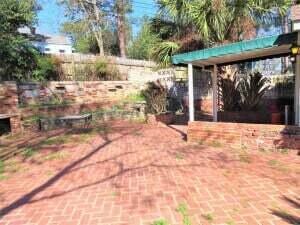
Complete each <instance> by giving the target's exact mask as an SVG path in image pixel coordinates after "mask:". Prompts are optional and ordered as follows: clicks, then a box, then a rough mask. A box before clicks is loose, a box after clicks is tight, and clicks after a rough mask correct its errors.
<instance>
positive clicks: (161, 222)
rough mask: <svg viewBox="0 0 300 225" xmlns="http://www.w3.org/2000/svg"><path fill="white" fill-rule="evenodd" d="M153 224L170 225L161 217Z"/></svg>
mask: <svg viewBox="0 0 300 225" xmlns="http://www.w3.org/2000/svg"><path fill="white" fill-rule="evenodd" d="M151 225H169V223H168V222H167V221H166V220H164V219H159V220H156V221H154V222H153V223H152V224H151Z"/></svg>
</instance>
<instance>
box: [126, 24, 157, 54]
mask: <svg viewBox="0 0 300 225" xmlns="http://www.w3.org/2000/svg"><path fill="white" fill-rule="evenodd" d="M159 42H160V38H159V37H158V35H157V34H155V33H153V32H152V31H151V26H150V24H149V21H147V20H146V19H145V21H144V22H143V25H142V28H141V31H140V32H139V34H138V36H137V37H136V38H135V39H134V40H133V41H132V43H131V44H130V45H129V47H128V50H127V52H128V56H129V57H130V58H133V59H145V60H149V59H150V58H151V51H152V49H153V48H154V46H155V45H156V44H157V43H159Z"/></svg>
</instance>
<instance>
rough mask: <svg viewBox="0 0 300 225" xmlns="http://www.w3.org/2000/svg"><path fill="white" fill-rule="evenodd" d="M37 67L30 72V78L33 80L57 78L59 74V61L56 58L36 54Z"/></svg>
mask: <svg viewBox="0 0 300 225" xmlns="http://www.w3.org/2000/svg"><path fill="white" fill-rule="evenodd" d="M36 59H37V60H36V62H37V67H36V69H35V70H34V71H33V73H32V79H33V80H35V81H45V80H59V77H60V75H61V73H62V72H61V62H60V60H59V59H58V58H55V57H51V56H45V55H37V56H36Z"/></svg>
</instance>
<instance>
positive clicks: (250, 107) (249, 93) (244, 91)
mask: <svg viewBox="0 0 300 225" xmlns="http://www.w3.org/2000/svg"><path fill="white" fill-rule="evenodd" d="M221 88H222V92H221V96H222V101H223V109H224V111H237V110H243V111H255V110H258V107H259V105H260V104H261V101H262V98H263V96H264V94H265V93H266V91H267V90H268V89H269V80H268V79H267V78H265V77H263V76H262V75H261V74H260V73H259V72H255V73H253V74H247V75H245V76H244V77H243V78H242V79H240V80H239V81H238V80H237V77H236V75H234V78H233V79H230V78H223V79H222V80H221Z"/></svg>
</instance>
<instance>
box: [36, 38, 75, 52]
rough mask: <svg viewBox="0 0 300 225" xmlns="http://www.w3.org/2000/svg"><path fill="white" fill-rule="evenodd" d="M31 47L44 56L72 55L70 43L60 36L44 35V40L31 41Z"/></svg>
mask: <svg viewBox="0 0 300 225" xmlns="http://www.w3.org/2000/svg"><path fill="white" fill-rule="evenodd" d="M33 45H34V46H35V47H37V48H38V49H39V50H40V52H42V53H45V54H72V52H73V47H72V43H71V41H70V40H69V39H68V38H67V37H66V36H62V35H44V38H42V39H39V40H35V41H33Z"/></svg>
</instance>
